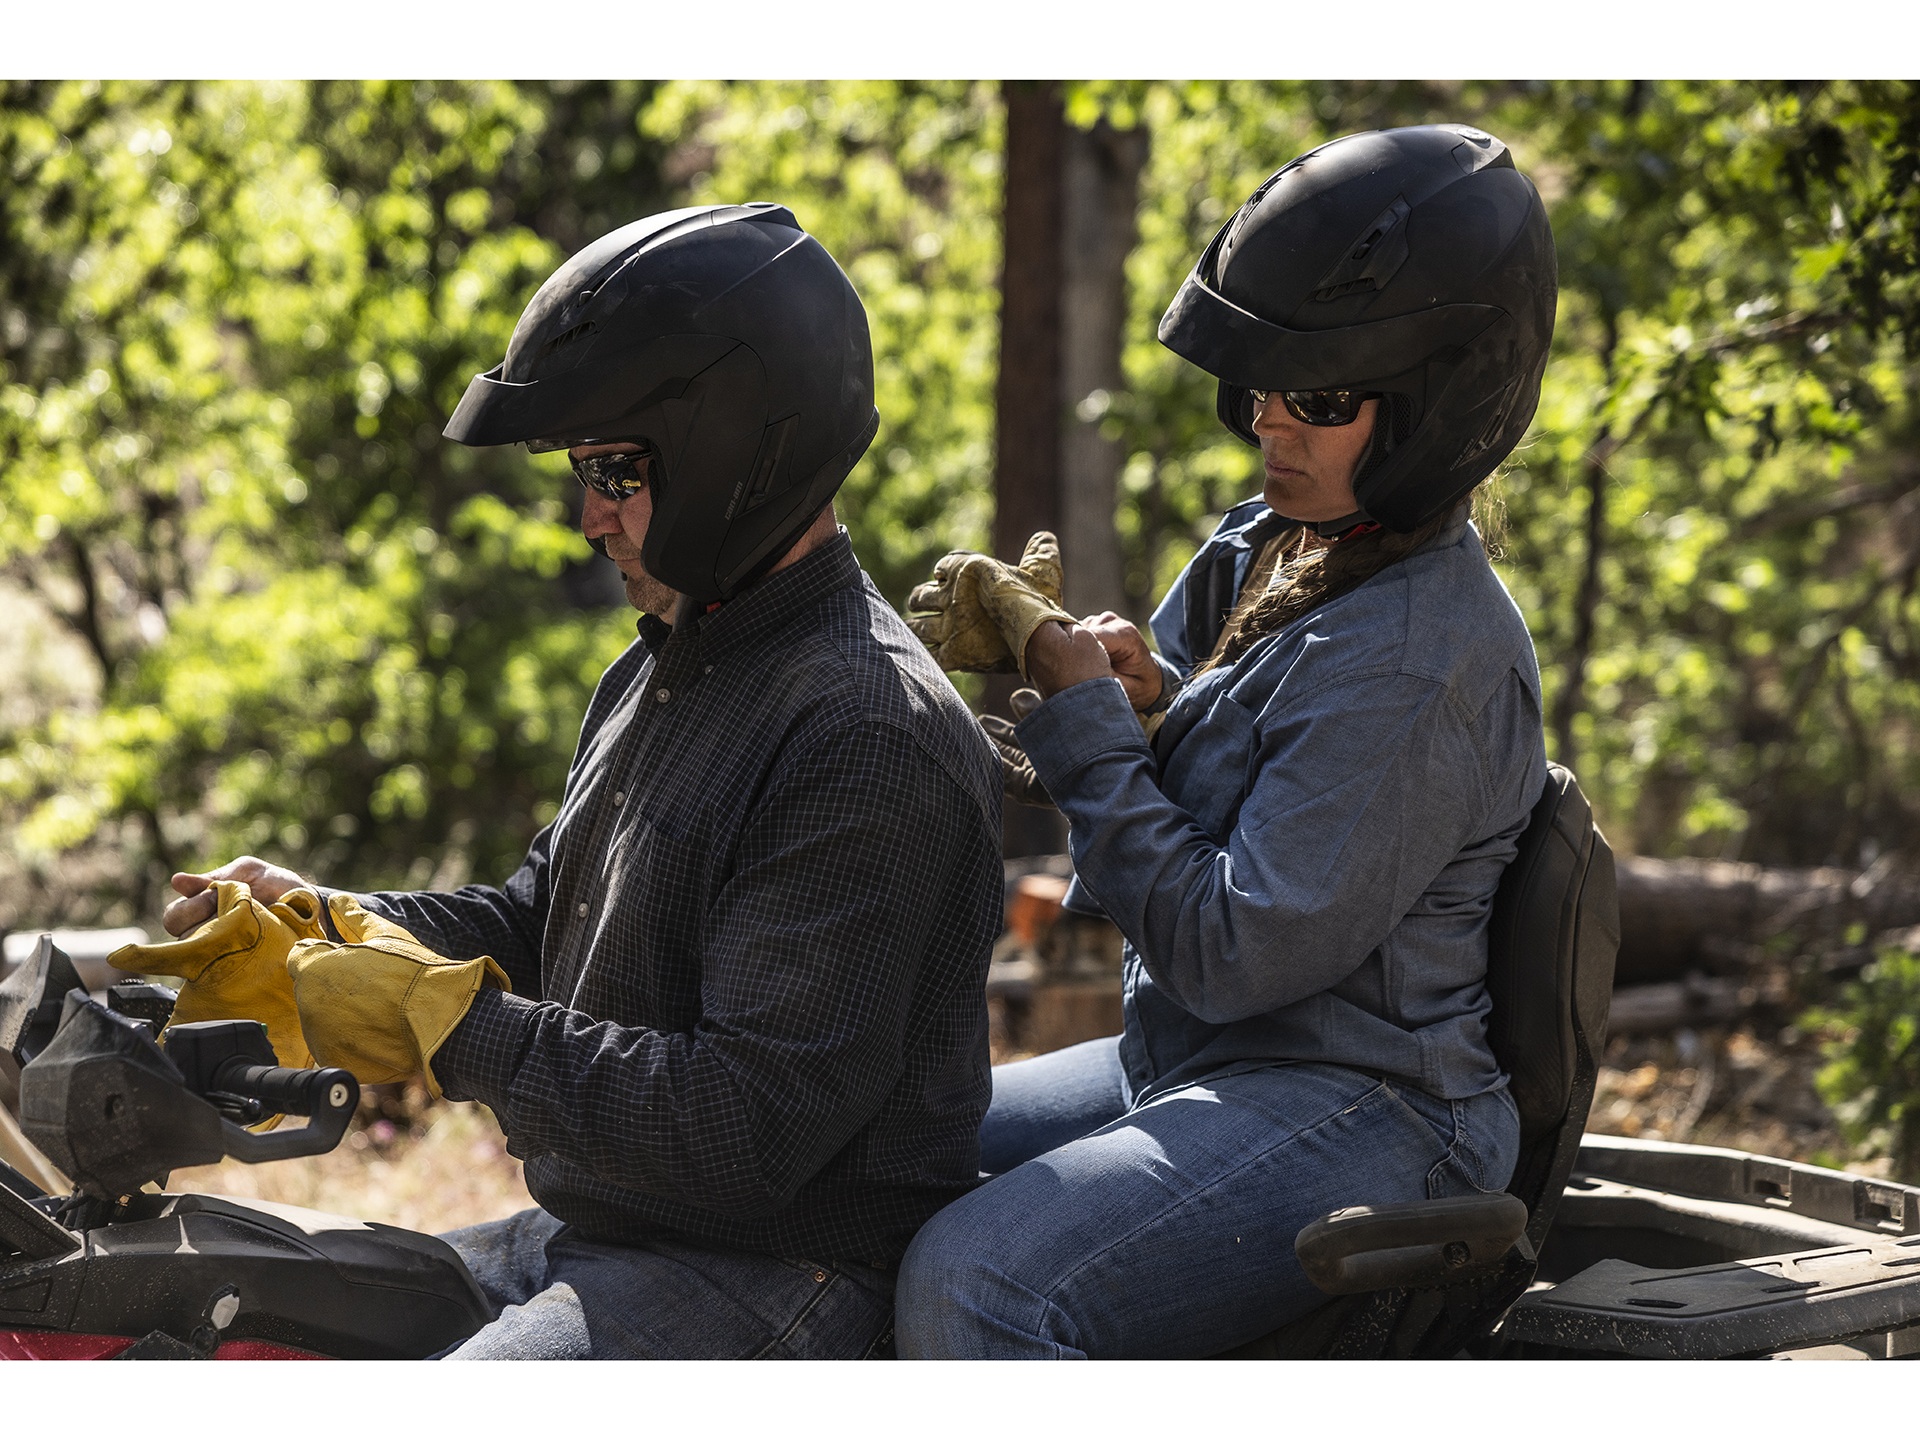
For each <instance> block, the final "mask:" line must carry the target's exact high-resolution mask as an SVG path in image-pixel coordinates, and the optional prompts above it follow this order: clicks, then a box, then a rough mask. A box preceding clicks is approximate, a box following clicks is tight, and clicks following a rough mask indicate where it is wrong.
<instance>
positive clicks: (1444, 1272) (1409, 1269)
mask: <svg viewBox="0 0 1920 1440" xmlns="http://www.w3.org/2000/svg"><path fill="white" fill-rule="evenodd" d="M1548 771H1549V773H1548V778H1547V787H1546V791H1545V793H1544V794H1542V795H1541V797H1540V800H1539V802H1538V803H1537V804H1536V805H1535V806H1534V809H1533V818H1532V819H1531V820H1530V821H1529V822H1528V824H1527V828H1526V830H1525V832H1524V833H1523V834H1522V835H1521V837H1520V845H1519V851H1518V853H1517V854H1516V855H1515V856H1514V859H1513V863H1512V864H1511V865H1509V866H1508V867H1507V872H1506V874H1505V875H1504V876H1503V877H1502V878H1501V881H1500V890H1499V893H1498V894H1497V895H1496V896H1495V898H1494V902H1493V910H1492V914H1491V916H1490V917H1489V920H1488V935H1487V989H1488V991H1489V993H1490V994H1491V996H1492V1000H1493V1014H1492V1018H1491V1020H1490V1022H1489V1027H1488V1032H1489V1033H1488V1038H1489V1040H1490V1041H1491V1043H1492V1046H1493V1053H1494V1055H1495V1057H1496V1058H1497V1059H1498V1060H1499V1062H1500V1066H1501V1068H1502V1069H1503V1070H1505V1071H1506V1072H1507V1075H1508V1077H1509V1083H1510V1085H1511V1087H1512V1092H1513V1098H1514V1103H1515V1105H1516V1106H1517V1107H1518V1109H1519V1111H1520V1156H1519V1160H1518V1161H1517V1163H1516V1164H1515V1166H1514V1173H1513V1179H1512V1181H1511V1182H1510V1183H1509V1184H1508V1186H1507V1189H1506V1192H1505V1193H1502V1194H1495V1195H1486V1196H1463V1197H1458V1198H1454V1199H1448V1200H1430V1201H1410V1202H1406V1203H1403V1204H1395V1205H1373V1206H1355V1207H1352V1208H1350V1209H1347V1210H1338V1211H1335V1212H1334V1213H1333V1214H1331V1215H1328V1216H1325V1217H1323V1218H1322V1219H1319V1220H1316V1221H1314V1222H1313V1223H1312V1224H1311V1225H1308V1226H1307V1227H1306V1228H1305V1229H1303V1230H1302V1231H1301V1232H1300V1234H1299V1237H1298V1239H1297V1240H1296V1242H1295V1247H1294V1248H1295V1250H1296V1252H1297V1253H1298V1254H1299V1256H1300V1260H1301V1263H1302V1264H1303V1265H1304V1266H1305V1267H1306V1270H1307V1274H1308V1276H1309V1278H1311V1279H1312V1280H1313V1282H1314V1283H1315V1284H1316V1285H1317V1286H1319V1287H1320V1288H1321V1289H1323V1290H1325V1291H1327V1292H1328V1293H1329V1294H1331V1295H1333V1296H1334V1297H1335V1298H1334V1300H1333V1301H1332V1303H1331V1304H1328V1305H1325V1306H1322V1307H1321V1308H1320V1309H1319V1310H1316V1311H1314V1312H1313V1313H1312V1314H1309V1315H1306V1316H1304V1317H1302V1318H1301V1319H1299V1320H1296V1321H1294V1322H1292V1323H1291V1324H1289V1325H1286V1326H1283V1327H1282V1328H1281V1329H1279V1330H1276V1331H1274V1332H1272V1333H1271V1334H1269V1335H1265V1336H1263V1337H1261V1338H1260V1339H1258V1340H1255V1341H1252V1342H1251V1343H1249V1344H1247V1345H1243V1346H1241V1347H1239V1348H1238V1349H1236V1350H1232V1351H1229V1352H1228V1358H1237V1359H1267V1358H1275V1359H1277V1358H1286V1357H1313V1356H1318V1357H1324V1358H1328V1359H1340V1358H1355V1359H1358V1358H1372V1357H1400V1356H1434V1357H1438V1356H1447V1355H1452V1354H1456V1353H1458V1351H1459V1350H1460V1349H1461V1347H1462V1346H1463V1345H1464V1344H1466V1343H1468V1342H1469V1341H1471V1340H1473V1339H1475V1338H1477V1337H1479V1336H1481V1335H1484V1334H1485V1333H1486V1332H1487V1331H1488V1330H1489V1329H1490V1328H1491V1327H1492V1325H1493V1324H1494V1322H1496V1321H1497V1320H1498V1319H1499V1318H1500V1317H1501V1315H1503V1314H1504V1313H1505V1312H1506V1311H1507V1309H1508V1307H1509V1306H1511V1305H1512V1304H1513V1302H1514V1301H1515V1300H1516V1299H1518V1298H1519V1296H1520V1295H1521V1294H1523V1293H1524V1292H1525V1290H1526V1288H1527V1286H1528V1285H1529V1284H1530V1283H1531V1282H1532V1280H1533V1275H1534V1269H1535V1265H1536V1263H1537V1256H1538V1255H1539V1251H1540V1246H1541V1244H1542V1243H1543V1242H1544V1241H1545V1239H1546V1235H1547V1230H1548V1228H1549V1227H1550V1226H1551V1225H1552V1224H1553V1217H1554V1211H1555V1209H1556V1208H1557V1206H1558V1204H1559V1200H1560V1195H1561V1192H1562V1190H1563V1189H1564V1188H1565V1186H1566V1183H1567V1176H1568V1174H1569V1172H1571V1170H1572V1168H1573V1164H1574V1160H1575V1158H1576V1157H1577V1156H1578V1154H1579V1152H1580V1139H1581V1135H1582V1132H1583V1131H1584V1130H1585V1128H1586V1122H1587V1109H1588V1107H1589V1106H1590V1105H1591V1104H1592V1102H1593V1085H1594V1075H1595V1072H1596V1070H1597V1068H1598V1062H1597V1059H1596V1057H1597V1055H1598V1054H1599V1051H1600V1049H1601V1047H1602V1045H1603V1044H1604V1043H1605V1040H1606V1027H1607V1007H1608V1003H1609V1001H1610V1000H1611V998H1612V992H1613V964H1614V956H1615V954H1616V952H1617V951H1618V949H1619V946H1620V912H1619V903H1618V900H1617V897H1616V893H1615V888H1614V866H1613V852H1612V850H1611V849H1609V848H1608V846H1607V842H1606V839H1605V838H1604V837H1603V836H1602V835H1601V834H1600V831H1599V830H1598V828H1597V827H1596V826H1595V825H1594V823H1593V810H1592V808H1591V807H1590V806H1589V805H1588V804H1587V799H1586V796H1584V795H1582V794H1581V793H1580V786H1579V785H1578V784H1577V783H1576V782H1575V780H1574V778H1573V773H1572V772H1571V771H1569V770H1567V769H1565V768H1564V767H1562V766H1559V765H1550V766H1549V767H1548Z"/></svg>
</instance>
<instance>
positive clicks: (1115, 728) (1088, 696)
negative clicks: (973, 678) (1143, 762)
mask: <svg viewBox="0 0 1920 1440" xmlns="http://www.w3.org/2000/svg"><path fill="white" fill-rule="evenodd" d="M1014 734H1015V736H1016V737H1017V738H1018V739H1019V741H1020V748H1021V749H1023V750H1025V751H1026V752H1027V758H1028V759H1030V760H1031V761H1032V762H1033V768H1034V770H1035V771H1036V772H1037V773H1038V774H1039V776H1040V781H1041V783H1042V784H1043V785H1045V786H1046V787H1047V789H1048V790H1049V791H1053V790H1054V789H1055V783H1056V782H1060V783H1062V784H1064V782H1065V781H1066V780H1067V778H1068V777H1069V776H1071V775H1072V774H1073V773H1074V772H1075V771H1076V770H1078V769H1080V768H1081V767H1082V766H1084V765H1085V764H1087V762H1088V761H1090V760H1093V759H1095V758H1097V757H1098V756H1101V755H1105V754H1108V753H1109V752H1111V751H1114V750H1146V749H1147V737H1146V732H1145V731H1143V730H1142V729H1141V728H1140V717H1139V716H1137V715H1135V714H1134V713H1133V706H1132V705H1131V704H1129V703H1128V701H1127V692H1126V691H1125V690H1123V689H1121V688H1120V682H1119V681H1118V680H1116V679H1114V678H1112V677H1111V676H1103V677H1102V678H1100V679H1098V680H1083V681H1081V682H1080V683H1079V684H1078V685H1069V686H1068V687H1067V688H1066V689H1065V690H1062V691H1061V692H1060V693H1059V694H1057V695H1055V696H1053V697H1052V698H1051V699H1049V700H1048V701H1047V702H1046V703H1045V704H1043V705H1042V706H1041V707H1040V708H1039V709H1038V710H1035V711H1034V712H1033V713H1032V714H1031V715H1029V716H1027V718H1026V719H1024V720H1022V721H1021V722H1020V723H1019V724H1018V725H1016V726H1015V727H1014ZM1056 794H1057V792H1056Z"/></svg>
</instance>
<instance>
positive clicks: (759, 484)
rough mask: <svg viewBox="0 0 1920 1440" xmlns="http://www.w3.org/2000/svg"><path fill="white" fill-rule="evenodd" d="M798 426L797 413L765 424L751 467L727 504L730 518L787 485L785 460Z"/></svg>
mask: <svg viewBox="0 0 1920 1440" xmlns="http://www.w3.org/2000/svg"><path fill="white" fill-rule="evenodd" d="M799 428H800V417H799V416H798V415H789V416H787V417H786V419H784V420H778V421H775V422H774V423H773V424H771V425H769V426H768V427H767V429H766V433H765V434H764V435H763V436H762V437H761V440H760V453H759V454H758V455H757V456H755V457H754V462H753V469H752V470H751V471H749V472H748V473H747V478H746V479H745V480H744V481H743V482H742V483H741V485H740V486H739V488H738V489H736V490H735V491H734V496H733V503H732V504H730V505H729V506H728V507H727V518H728V519H729V520H731V519H732V518H733V517H734V516H735V515H740V514H744V513H745V512H746V511H748V510H752V509H754V508H756V507H757V506H760V505H764V504H766V503H767V501H769V500H771V499H772V498H773V497H774V496H775V495H778V494H779V493H780V492H781V491H783V490H785V489H786V488H787V471H788V469H789V468H790V466H789V464H788V460H789V458H790V456H791V453H792V450H793V440H794V434H795V432H796V431H798V430H799Z"/></svg>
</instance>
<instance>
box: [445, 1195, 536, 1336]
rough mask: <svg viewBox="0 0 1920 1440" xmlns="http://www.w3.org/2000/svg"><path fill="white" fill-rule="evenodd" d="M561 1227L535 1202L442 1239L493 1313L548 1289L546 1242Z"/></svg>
mask: <svg viewBox="0 0 1920 1440" xmlns="http://www.w3.org/2000/svg"><path fill="white" fill-rule="evenodd" d="M561 1228H562V1225H561V1221H559V1220H557V1219H556V1218H554V1217H553V1216H552V1215H549V1214H548V1213H547V1212H546V1211H545V1210H541V1209H539V1208H538V1207H535V1208H534V1209H531V1210H522V1211H520V1212H519V1213H518V1214H517V1215H509V1216H508V1217H507V1218H506V1219H504V1220H487V1221H483V1222H482V1223H480V1224H478V1225H468V1226H467V1227H465V1228H464V1229H460V1230H449V1231H448V1232H447V1233H446V1234H444V1235H442V1236H441V1237H440V1238H441V1239H442V1240H444V1241H446V1242H447V1244H449V1245H451V1246H452V1247H453V1250H454V1253H455V1254H456V1255H458V1256H459V1257H460V1258H461V1260H462V1261H464V1262H465V1263H466V1267H467V1269H468V1270H469V1271H471V1272H472V1274H473V1278H474V1279H475V1280H477V1281H478V1282H479V1284H480V1293H481V1294H483V1295H485V1296H486V1297H487V1304H488V1305H489V1306H490V1307H492V1310H493V1313H494V1314H495V1315H496V1316H497V1315H498V1314H499V1313H500V1312H501V1311H502V1310H504V1309H505V1308H506V1307H507V1306H509V1305H523V1304H525V1303H526V1302H527V1301H528V1300H530V1299H532V1298H533V1297H534V1296H535V1295H537V1294H539V1293H540V1292H541V1291H542V1290H544V1289H546V1288H547V1242H548V1241H549V1240H551V1239H552V1238H553V1237H554V1236H555V1235H556V1234H558V1233H559V1232H560V1230H561Z"/></svg>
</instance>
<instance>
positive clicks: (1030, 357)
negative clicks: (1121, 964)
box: [982, 80, 1067, 856]
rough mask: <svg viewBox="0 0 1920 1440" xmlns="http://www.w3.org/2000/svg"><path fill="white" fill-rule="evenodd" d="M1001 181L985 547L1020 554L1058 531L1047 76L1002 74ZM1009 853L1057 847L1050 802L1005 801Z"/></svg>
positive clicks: (1056, 210) (1055, 106)
mask: <svg viewBox="0 0 1920 1440" xmlns="http://www.w3.org/2000/svg"><path fill="white" fill-rule="evenodd" d="M1001 93H1002V95H1003V96H1004V98H1005V101H1006V107H1007V154H1006V171H1005V174H1006V188H1005V193H1004V197H1003V199H1002V202H1001V203H1002V219H1001V237H1002V239H1001V243H1002V245H1003V247H1004V251H1003V259H1002V262H1001V265H1002V268H1001V276H1000V374H999V377H998V379H997V380H996V381H995V383H994V395H993V398H994V425H995V431H994V477H993V494H994V512H993V551H994V553H995V554H996V555H999V556H1001V557H1003V558H1005V559H1008V560H1017V559H1019V558H1020V551H1021V549H1022V547H1024V546H1025V545H1026V543H1027V537H1028V536H1029V535H1031V534H1032V533H1033V532H1034V531H1035V530H1052V531H1054V532H1056V533H1058V532H1059V530H1060V527H1061V513H1060V452H1061V444H1060V406H1061V395H1062V390H1061V384H1060V380H1061V375H1060V312H1061V290H1062V284H1061V281H1062V274H1061V268H1062V266H1061V262H1062V258H1063V254H1064V247H1063V245H1062V243H1061V217H1062V212H1063V210H1064V208H1065V207H1064V201H1065V194H1064V190H1065V187H1064V184H1063V177H1064V175H1065V169H1064V166H1065V146H1066V130H1067V119H1066V110H1065V107H1064V104H1063V102H1062V99H1061V94H1060V84H1059V82H1058V81H1055V80H1008V81H1006V82H1004V84H1003V86H1002V89H1001ZM1019 683H1020V682H1019V679H1018V677H1007V676H1003V675H990V676H988V677H987V684H986V693H985V694H984V696H983V697H982V708H983V709H984V710H988V711H991V712H993V713H996V714H1000V715H1007V714H1010V713H1011V712H1010V710H1009V708H1008V704H1007V697H1008V696H1009V695H1011V694H1012V693H1013V689H1014V686H1016V685H1017V684H1019ZM1005 815H1006V835H1005V847H1006V853H1007V854H1008V855H1009V856H1017V855H1037V854H1047V853H1050V852H1052V851H1057V850H1059V849H1061V848H1063V847H1064V845H1065V843H1066V826H1065V824H1064V823H1063V822H1062V821H1061V819H1060V817H1059V816H1058V815H1057V814H1055V813H1054V812H1053V811H1051V810H1040V809H1036V808H1034V807H1033V806H1030V805H1016V804H1012V803H1009V804H1008V805H1007V807H1006V811H1005Z"/></svg>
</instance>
